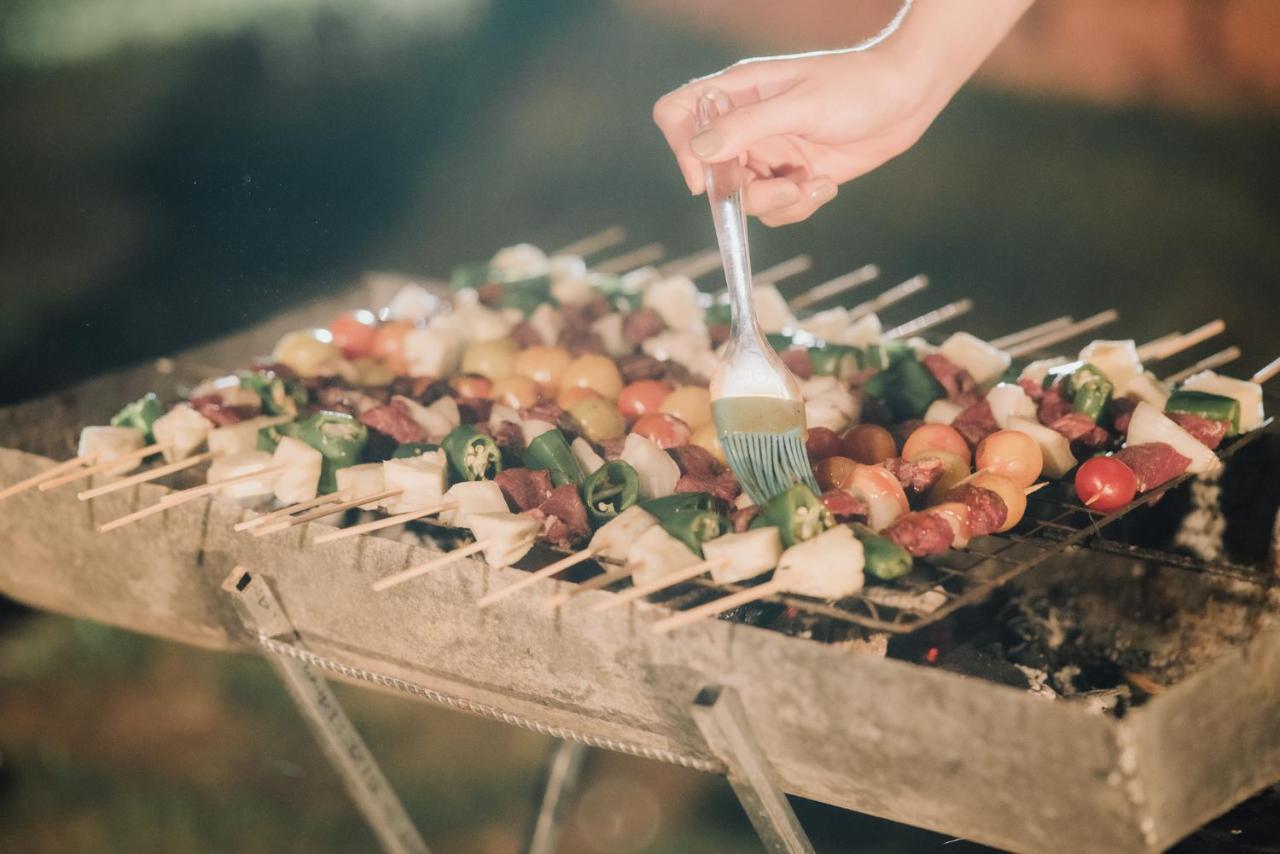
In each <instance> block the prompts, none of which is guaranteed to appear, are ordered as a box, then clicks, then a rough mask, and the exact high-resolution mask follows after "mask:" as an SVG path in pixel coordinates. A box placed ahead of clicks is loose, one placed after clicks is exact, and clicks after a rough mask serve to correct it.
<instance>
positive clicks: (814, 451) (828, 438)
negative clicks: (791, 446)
mask: <svg viewBox="0 0 1280 854" xmlns="http://www.w3.org/2000/svg"><path fill="white" fill-rule="evenodd" d="M804 449H805V451H807V452H808V454H809V462H811V463H816V462H817V461H818V460H825V459H826V458H827V457H834V456H837V455H839V454H840V450H841V444H840V437H839V436H838V435H836V431H835V430H832V429H831V428H830V427H810V428H809V433H808V435H807V436H805V437H804Z"/></svg>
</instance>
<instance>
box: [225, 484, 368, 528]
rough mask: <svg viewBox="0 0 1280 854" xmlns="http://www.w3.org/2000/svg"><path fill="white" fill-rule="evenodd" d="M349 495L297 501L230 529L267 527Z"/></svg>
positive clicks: (335, 493) (325, 496) (344, 493)
mask: <svg viewBox="0 0 1280 854" xmlns="http://www.w3.org/2000/svg"><path fill="white" fill-rule="evenodd" d="M349 494H350V493H349V492H346V491H345V490H344V491H340V492H330V493H329V494H328V495H317V496H316V497H315V498H312V499H311V500H310V501H299V502H298V503H297V504H290V505H289V506H288V507H281V508H280V509H279V510H273V511H271V512H270V513H264V514H262V515H260V516H254V517H253V518H252V519H246V520H244V521H243V522H237V523H236V524H235V525H233V526H232V527H231V530H233V531H247V530H249V529H250V528H257V527H259V526H261V525H267V524H270V523H271V522H275V521H277V520H279V519H283V518H284V517H286V516H292V515H293V514H294V513H301V512H302V511H303V510H310V509H311V508H313V507H319V506H320V505H322V504H333V503H334V502H337V501H342V500H344V499H345V498H346V497H347V496H348V495H349Z"/></svg>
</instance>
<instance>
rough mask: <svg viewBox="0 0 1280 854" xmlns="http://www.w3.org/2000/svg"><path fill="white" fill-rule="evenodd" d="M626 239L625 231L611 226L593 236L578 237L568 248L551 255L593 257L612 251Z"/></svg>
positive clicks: (620, 227) (616, 226) (618, 226)
mask: <svg viewBox="0 0 1280 854" xmlns="http://www.w3.org/2000/svg"><path fill="white" fill-rule="evenodd" d="M626 239H627V230H626V229H625V228H623V227H622V226H620V225H611V226H609V227H608V228H606V229H604V230H603V231H597V232H596V233H595V234H588V235H587V236H586V237H580V238H578V239H577V240H575V241H573V242H572V243H570V244H569V245H568V246H565V247H562V248H560V249H557V250H556V251H555V252H553V253H551V254H553V255H580V256H583V257H585V256H587V255H594V254H596V253H597V252H603V251H604V250H606V249H612V248H613V247H615V246H617V245H618V244H619V243H621V242H622V241H624V240H626Z"/></svg>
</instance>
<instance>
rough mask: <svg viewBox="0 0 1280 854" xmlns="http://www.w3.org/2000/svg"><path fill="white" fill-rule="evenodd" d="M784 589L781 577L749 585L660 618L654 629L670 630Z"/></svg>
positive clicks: (658, 630)
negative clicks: (743, 588) (735, 591)
mask: <svg viewBox="0 0 1280 854" xmlns="http://www.w3.org/2000/svg"><path fill="white" fill-rule="evenodd" d="M782 589H783V582H782V581H781V580H780V579H777V578H771V579H769V580H768V581H766V582H764V583H763V584H757V585H756V586H755V587H748V588H747V589H746V590H739V591H738V592H737V593H730V594H729V595H728V596H721V597H720V598H719V599H715V600H713V601H711V602H706V603H704V604H702V605H698V606H696V607H693V608H690V609H689V610H687V611H680V612H679V613H677V614H673V615H672V616H670V617H667V618H666V619H665V620H659V621H658V622H656V623H654V624H653V630H654V631H655V632H669V631H672V630H674V629H678V628H680V627H681V626H687V625H689V624H690V623H696V622H698V621H699V620H702V619H705V618H707V617H713V616H715V615H716V614H722V613H724V612H725V611H728V610H729V609H730V608H737V607H738V606H739V605H746V604H747V603H749V602H755V601H757V600H759V599H764V598H765V597H766V596H772V595H773V594H775V593H781V592H782Z"/></svg>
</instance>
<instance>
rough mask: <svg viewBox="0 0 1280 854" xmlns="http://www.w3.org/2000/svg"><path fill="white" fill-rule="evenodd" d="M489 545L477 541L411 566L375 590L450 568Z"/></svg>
mask: <svg viewBox="0 0 1280 854" xmlns="http://www.w3.org/2000/svg"><path fill="white" fill-rule="evenodd" d="M489 545H490V543H489V541H488V540H476V541H475V542H474V543H471V544H470V545H467V546H462V547H460V548H456V549H454V550H453V551H451V552H446V553H445V554H442V555H440V557H438V558H436V559H435V560H429V561H427V562H426V563H424V564H419V565H418V566H411V567H409V568H408V569H406V570H404V571H403V572H397V573H396V574H395V575H388V576H387V577H386V578H381V579H379V580H377V581H375V582H374V583H373V589H374V590H376V591H378V592H379V593H381V592H382V591H383V590H386V589H388V588H391V587H395V586H396V585H397V584H404V583H405V582H406V581H412V580H413V579H415V578H417V577H418V576H419V575H426V574H427V573H428V572H431V571H433V570H436V569H439V568H440V567H442V566H448V565H449V564H451V563H453V562H454V561H455V560H461V559H462V558H464V557H469V556H471V555H473V554H475V553H476V552H482V551H484V550H485V549H487V548H488V547H489Z"/></svg>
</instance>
